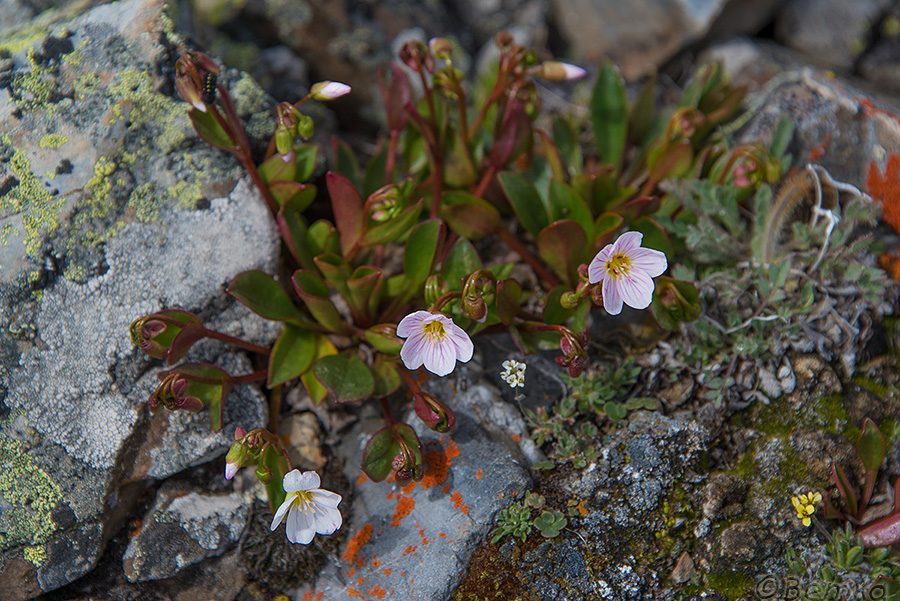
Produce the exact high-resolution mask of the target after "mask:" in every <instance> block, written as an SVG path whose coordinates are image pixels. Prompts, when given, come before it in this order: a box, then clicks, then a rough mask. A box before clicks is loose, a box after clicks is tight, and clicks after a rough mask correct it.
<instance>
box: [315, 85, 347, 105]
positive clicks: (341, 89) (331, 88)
mask: <svg viewBox="0 0 900 601" xmlns="http://www.w3.org/2000/svg"><path fill="white" fill-rule="evenodd" d="M309 93H310V95H311V96H312V97H313V98H315V99H316V100H322V101H328V100H334V99H335V98H340V97H341V96H343V95H344V94H349V93H350V86H348V85H347V84H345V83H340V82H337V81H320V82H319V83H317V84H313V87H312V89H311V90H310V92H309Z"/></svg>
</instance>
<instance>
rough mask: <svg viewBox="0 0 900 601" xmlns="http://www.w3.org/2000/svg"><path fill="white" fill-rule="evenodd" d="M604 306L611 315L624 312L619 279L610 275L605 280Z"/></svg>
mask: <svg viewBox="0 0 900 601" xmlns="http://www.w3.org/2000/svg"><path fill="white" fill-rule="evenodd" d="M603 308H604V309H606V312H607V313H609V314H610V315H618V314H619V313H621V312H622V295H621V294H620V293H619V280H618V279H617V278H613V277H609V278H606V279H605V280H603Z"/></svg>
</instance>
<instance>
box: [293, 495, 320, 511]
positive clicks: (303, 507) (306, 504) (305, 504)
mask: <svg viewBox="0 0 900 601" xmlns="http://www.w3.org/2000/svg"><path fill="white" fill-rule="evenodd" d="M290 494H292V495H294V500H293V501H291V506H292V507H296V508H297V509H299V510H300V511H301V512H303V513H309V512H311V511H314V510H315V507H314V506H315V503H313V496H312V493H311V492H309V491H306V490H299V491H297V492H292V493H290Z"/></svg>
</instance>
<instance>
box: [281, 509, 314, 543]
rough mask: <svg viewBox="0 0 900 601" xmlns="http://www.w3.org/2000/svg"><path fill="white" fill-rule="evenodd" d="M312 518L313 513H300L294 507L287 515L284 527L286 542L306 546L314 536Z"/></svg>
mask: <svg viewBox="0 0 900 601" xmlns="http://www.w3.org/2000/svg"><path fill="white" fill-rule="evenodd" d="M313 516H314V514H313V512H310V511H300V510H299V509H298V508H296V507H295V508H294V509H293V510H292V511H291V512H290V513H288V517H287V524H286V525H285V532H286V533H287V537H288V540H289V541H291V542H292V543H300V544H301V545H308V544H309V543H310V541H312V539H313V537H314V536H315V535H316V525H315V520H314V518H313Z"/></svg>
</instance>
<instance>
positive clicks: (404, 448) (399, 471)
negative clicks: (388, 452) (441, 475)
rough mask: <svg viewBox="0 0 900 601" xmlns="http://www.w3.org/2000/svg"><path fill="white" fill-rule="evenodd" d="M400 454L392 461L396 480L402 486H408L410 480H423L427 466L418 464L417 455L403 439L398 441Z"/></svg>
mask: <svg viewBox="0 0 900 601" xmlns="http://www.w3.org/2000/svg"><path fill="white" fill-rule="evenodd" d="M397 444H398V445H399V447H400V452H399V453H397V454H396V455H395V456H394V459H393V460H392V461H391V469H392V470H393V471H394V480H396V481H397V484H399V485H400V486H406V485H407V484H409V482H410V480H421V479H422V476H423V475H424V473H425V466H424V465H422V463H416V454H415V453H413V450H412V449H411V448H410V447H409V445H408V444H407V443H406V441H405V440H404V439H402V438H400V439H398V440H397Z"/></svg>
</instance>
